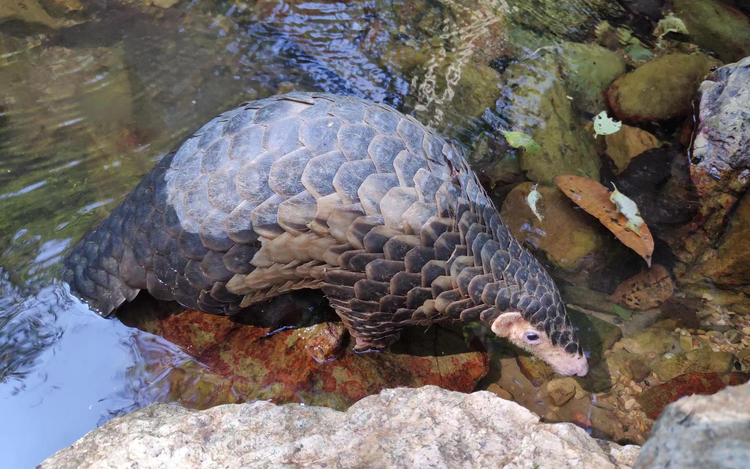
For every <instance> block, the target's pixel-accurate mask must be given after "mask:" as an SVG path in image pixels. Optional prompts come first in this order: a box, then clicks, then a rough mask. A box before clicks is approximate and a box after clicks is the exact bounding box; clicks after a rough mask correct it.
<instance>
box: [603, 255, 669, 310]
mask: <svg viewBox="0 0 750 469" xmlns="http://www.w3.org/2000/svg"><path fill="white" fill-rule="evenodd" d="M672 295H674V282H673V281H672V276H671V275H670V274H669V271H668V270H667V269H666V268H664V267H663V266H661V265H659V264H654V265H653V267H651V268H650V269H648V270H644V271H643V272H641V273H639V274H637V275H635V276H634V277H631V278H629V279H627V280H625V281H624V282H622V283H621V284H620V285H619V286H618V287H617V290H615V292H614V293H613V294H612V295H610V296H609V299H610V300H611V301H613V302H615V303H619V304H621V305H623V306H626V307H628V308H631V309H650V308H655V307H657V306H659V305H660V304H662V303H663V302H665V301H667V300H668V299H670V298H672Z"/></svg>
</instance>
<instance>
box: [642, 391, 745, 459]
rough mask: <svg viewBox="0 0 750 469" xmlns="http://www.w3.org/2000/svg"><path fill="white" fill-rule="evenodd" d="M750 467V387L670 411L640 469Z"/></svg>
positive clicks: (694, 398)
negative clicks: (749, 463) (749, 462)
mask: <svg viewBox="0 0 750 469" xmlns="http://www.w3.org/2000/svg"><path fill="white" fill-rule="evenodd" d="M748 461H750V384H745V385H742V386H735V387H730V388H727V389H725V390H723V391H720V392H718V393H716V394H714V395H713V396H691V397H686V398H683V399H680V400H679V401H677V402H675V403H674V404H671V405H669V406H667V408H666V410H665V411H664V413H662V415H661V417H659V420H657V421H656V424H655V425H654V429H653V433H652V434H651V438H650V439H649V440H648V441H647V442H646V444H645V445H644V446H643V450H642V451H641V454H640V456H639V457H638V460H637V462H636V467H637V468H643V469H645V468H648V469H659V468H668V467H669V468H678V467H679V468H680V469H693V468H694V469H699V468H700V469H702V468H707V467H710V468H714V469H730V468H732V469H735V468H736V469H740V468H746V467H748Z"/></svg>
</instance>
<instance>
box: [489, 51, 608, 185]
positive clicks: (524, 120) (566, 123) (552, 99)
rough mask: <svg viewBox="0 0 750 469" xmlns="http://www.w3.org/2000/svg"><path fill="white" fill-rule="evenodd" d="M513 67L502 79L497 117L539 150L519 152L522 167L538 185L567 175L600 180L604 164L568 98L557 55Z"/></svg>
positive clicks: (527, 61) (553, 52) (507, 69)
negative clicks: (531, 140)
mask: <svg viewBox="0 0 750 469" xmlns="http://www.w3.org/2000/svg"><path fill="white" fill-rule="evenodd" d="M540 54H541V56H540V57H537V58H535V59H532V60H526V61H522V62H518V63H515V64H512V65H510V66H509V67H508V68H506V69H505V71H504V72H503V75H502V79H501V83H502V89H501V97H500V99H498V101H497V106H496V112H497V114H498V115H499V116H500V117H501V118H502V119H503V120H504V122H507V123H508V125H509V126H510V128H509V129H506V130H512V131H518V132H525V133H527V134H529V135H530V136H531V137H532V138H533V139H534V141H535V142H536V143H537V144H539V147H540V148H541V151H534V152H530V151H527V150H523V151H521V168H522V169H523V170H524V171H526V172H527V174H526V176H527V177H528V178H529V179H531V180H533V181H537V182H547V183H553V181H554V179H555V177H557V176H562V175H565V174H575V175H578V176H584V177H589V178H592V179H596V180H598V179H599V168H600V166H601V162H600V160H599V157H598V156H597V154H596V151H595V149H594V144H593V138H594V137H593V134H592V133H591V132H587V131H586V130H585V125H586V121H585V120H584V119H583V118H582V117H580V116H579V115H578V113H577V112H575V111H574V109H573V105H572V104H571V101H570V100H569V99H568V91H567V90H566V89H565V86H564V80H563V76H562V74H561V66H560V57H559V55H558V53H557V51H552V52H548V51H541V52H540Z"/></svg>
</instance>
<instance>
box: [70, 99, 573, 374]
mask: <svg viewBox="0 0 750 469" xmlns="http://www.w3.org/2000/svg"><path fill="white" fill-rule="evenodd" d="M64 279H65V280H66V281H67V282H68V283H69V284H70V286H71V290H72V291H73V292H75V293H76V294H78V295H79V296H80V297H81V298H82V299H84V300H85V301H87V302H88V303H89V304H90V305H91V306H92V307H93V308H94V309H96V310H97V311H98V312H99V313H100V314H102V315H105V316H106V315H109V314H110V313H111V312H112V311H113V310H114V309H115V308H117V307H118V306H119V305H120V304H122V303H123V302H124V301H126V300H127V301H130V300H132V299H133V298H134V297H135V296H136V294H137V293H138V291H140V290H143V289H147V290H148V291H149V293H150V294H151V295H153V296H154V297H156V298H159V299H162V300H176V301H178V302H180V303H181V304H182V305H184V306H185V307H188V308H195V309H200V310H202V311H205V312H209V313H217V314H233V313H234V312H237V311H239V310H240V309H242V308H245V307H247V306H249V305H252V304H253V303H257V302H260V301H264V300H266V299H268V298H270V297H273V296H275V295H278V294H281V293H284V292H286V291H290V290H295V289H300V288H321V289H322V290H323V291H324V292H325V294H326V295H327V297H328V299H329V300H330V302H331V305H332V306H333V308H334V309H335V310H336V312H337V313H338V315H339V316H340V317H341V319H342V320H343V321H344V323H345V325H346V326H347V328H348V329H349V331H350V333H351V334H352V336H353V337H354V338H355V339H356V347H357V349H358V350H364V349H370V348H374V349H381V348H385V347H387V346H389V345H390V344H391V343H392V342H393V341H394V340H396V339H397V338H398V334H399V331H400V329H401V328H403V327H404V326H407V325H428V324H431V323H434V322H439V321H447V320H463V321H483V322H486V323H487V324H489V325H490V326H491V328H492V330H493V331H494V332H495V333H496V334H497V335H499V336H502V337H507V338H508V339H510V340H511V341H513V342H514V343H516V344H518V345H520V346H522V347H524V348H526V349H528V350H530V351H531V352H533V353H535V354H537V355H539V356H540V357H541V358H543V359H545V360H546V361H548V362H549V363H550V364H552V365H553V367H555V369H556V370H557V371H559V372H561V373H563V374H568V375H570V374H579V375H583V374H585V373H586V371H587V369H588V368H587V365H586V359H585V357H584V356H583V354H582V351H581V349H580V347H579V345H578V341H577V339H576V335H575V332H574V330H573V327H572V326H571V324H570V321H569V319H568V317H567V315H566V313H565V307H564V305H563V303H562V300H561V298H560V294H559V292H558V290H557V288H556V286H555V284H554V282H553V280H552V279H551V278H550V276H549V274H548V273H547V272H546V271H545V270H544V268H543V267H542V266H541V265H540V264H539V263H538V261H537V260H536V259H535V258H534V257H533V256H532V255H531V254H530V253H529V252H528V251H527V250H526V249H525V248H524V247H523V246H521V244H520V243H519V242H518V241H517V240H516V239H514V238H513V236H512V235H511V234H510V232H509V231H508V229H507V228H506V227H505V225H504V224H503V222H502V220H501V218H500V216H499V214H498V213H497V210H496V209H495V207H494V206H493V204H492V202H491V200H490V199H489V197H488V196H487V194H486V193H485V191H484V190H483V189H482V187H481V185H480V184H479V182H478V180H477V178H476V176H475V175H474V173H473V172H472V171H471V169H470V168H469V166H468V164H467V163H466V161H465V160H464V158H463V156H462V155H461V154H460V152H459V151H457V149H456V148H454V147H453V146H452V145H451V144H449V143H447V142H446V141H445V140H444V139H443V138H441V137H440V136H439V135H438V134H437V133H436V132H435V131H434V130H432V129H429V128H427V127H424V126H422V125H421V124H420V123H419V122H417V121H416V120H415V119H413V118H411V117H409V116H405V115H403V114H401V113H399V112H397V111H395V110H393V109H391V108H390V107H388V106H385V105H382V104H373V103H369V102H367V101H364V100H360V99H357V98H351V97H340V96H334V95H328V94H321V93H300V92H294V93H290V94H287V95H282V96H277V97H273V98H269V99H265V100H260V101H254V102H250V103H245V104H243V105H241V106H240V107H239V108H237V109H235V110H233V111H229V112H226V113H224V114H222V115H221V116H219V117H217V118H216V119H214V120H212V121H211V122H209V123H207V124H206V125H205V126H203V127H202V128H201V129H200V130H198V132H196V133H195V134H194V135H193V136H191V137H190V138H188V139H187V140H186V141H184V142H183V143H182V144H181V145H180V146H179V147H178V148H177V149H176V150H175V151H173V152H172V153H170V154H169V155H167V156H165V157H164V158H163V159H162V161H160V162H159V164H158V165H157V166H156V168H155V169H154V170H153V171H152V172H151V173H149V174H148V175H147V176H146V177H144V179H143V181H142V182H141V183H140V184H139V185H138V186H137V187H136V188H135V189H134V190H133V192H132V193H131V194H130V195H129V196H128V197H127V199H126V200H125V201H124V202H123V203H122V205H120V206H119V207H118V208H117V209H115V211H114V212H113V213H112V214H111V215H110V216H109V217H108V218H107V219H106V220H105V221H104V222H103V223H102V224H101V226H99V227H98V228H97V229H96V230H95V231H93V232H92V233H91V234H89V235H88V236H87V237H86V238H84V239H83V240H82V241H81V242H80V243H79V244H78V245H77V246H76V247H75V248H74V249H73V251H72V252H71V254H70V255H69V256H68V257H67V258H66V260H65V269H64Z"/></svg>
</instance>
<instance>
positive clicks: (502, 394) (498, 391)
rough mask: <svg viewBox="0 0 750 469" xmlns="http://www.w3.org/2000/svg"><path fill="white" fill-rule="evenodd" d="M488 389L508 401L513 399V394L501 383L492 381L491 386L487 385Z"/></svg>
mask: <svg viewBox="0 0 750 469" xmlns="http://www.w3.org/2000/svg"><path fill="white" fill-rule="evenodd" d="M487 390H488V391H489V392H491V393H494V394H495V395H497V396H498V397H501V398H503V399H505V400H506V401H512V400H513V396H512V395H511V394H510V393H509V392H508V391H506V390H505V389H503V388H501V387H500V385H498V384H497V383H492V384H490V385H489V386H487Z"/></svg>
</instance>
